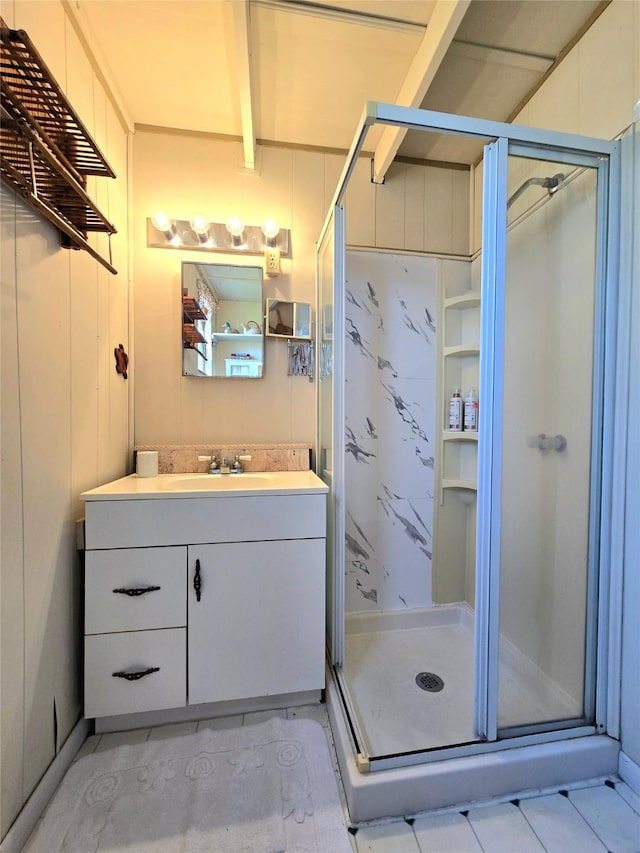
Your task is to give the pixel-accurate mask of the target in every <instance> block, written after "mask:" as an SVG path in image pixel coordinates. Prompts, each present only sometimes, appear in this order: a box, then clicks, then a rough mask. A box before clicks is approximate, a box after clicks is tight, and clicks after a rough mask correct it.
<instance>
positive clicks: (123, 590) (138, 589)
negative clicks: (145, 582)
mask: <svg viewBox="0 0 640 853" xmlns="http://www.w3.org/2000/svg"><path fill="white" fill-rule="evenodd" d="M159 589H160V587H159V586H130V587H125V586H120V587H118V589H114V590H113V591H114V592H117V593H120V595H129V596H136V595H144V594H145V592H157V591H158V590H159Z"/></svg>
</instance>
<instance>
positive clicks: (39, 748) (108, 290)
mask: <svg viewBox="0 0 640 853" xmlns="http://www.w3.org/2000/svg"><path fill="white" fill-rule="evenodd" d="M0 14H1V15H2V17H3V18H4V20H5V21H6V22H7V23H8V24H9V26H12V27H15V28H21V29H24V30H26V32H27V33H28V35H29V37H30V38H31V39H32V41H33V42H34V44H35V45H36V48H37V49H38V51H39V52H40V53H41V55H42V57H43V59H44V61H45V62H46V63H47V65H48V66H49V69H50V70H51V72H52V73H53V75H54V76H55V77H56V79H57V80H58V82H59V84H60V85H61V87H62V89H63V90H64V91H65V93H66V94H67V96H68V98H69V100H70V102H71V103H72V104H73V106H74V108H75V109H76V111H77V112H78V113H79V115H80V117H81V119H82V121H83V122H84V124H85V125H86V126H87V128H88V130H89V132H90V133H92V134H93V135H94V137H95V139H96V141H97V143H98V145H99V147H100V148H101V150H102V151H103V152H104V154H105V155H106V157H107V159H108V160H109V161H110V163H111V165H112V166H113V168H114V170H115V171H116V174H117V175H118V178H117V180H115V181H114V180H110V179H105V178H93V179H91V178H90V179H89V181H88V190H89V192H90V193H92V194H93V195H94V198H95V199H96V201H97V203H98V205H99V206H100V207H101V208H102V210H103V211H104V213H105V215H106V216H107V217H108V218H109V219H111V221H113V222H114V223H115V224H116V227H117V228H118V232H119V233H118V234H117V235H115V237H114V238H113V258H114V265H115V266H116V268H117V269H118V270H119V275H118V276H112V275H111V274H110V273H109V272H107V271H106V270H105V269H104V268H103V267H101V266H100V265H99V264H98V263H97V262H96V261H95V260H93V259H92V258H91V257H90V256H89V255H87V254H86V253H85V252H77V251H68V250H66V249H62V248H60V240H59V235H58V232H57V231H56V230H55V229H54V228H53V227H52V226H51V225H49V223H47V222H46V220H44V219H43V218H42V217H40V216H39V215H38V214H37V213H36V212H35V211H33V210H32V209H31V208H30V207H28V206H27V205H26V204H25V203H24V202H23V201H22V200H20V199H16V197H15V194H14V193H13V192H12V191H11V190H10V189H8V188H7V187H6V186H5V185H3V186H2V207H1V210H2V222H1V226H2V258H1V261H2V339H1V340H2V564H1V566H2V577H1V583H2V599H1V601H2V620H1V629H2V637H1V649H2V694H1V711H0V713H1V715H2V716H1V720H0V723H1V727H0V746H1V749H2V755H1V762H2V795H1V799H0V835H1V836H4V834H5V833H6V831H7V829H8V828H9V826H10V825H11V823H12V821H13V820H14V818H15V817H16V815H17V813H18V812H19V810H20V809H21V807H22V805H23V804H24V802H25V801H26V799H27V798H28V797H29V795H30V793H31V792H32V790H33V788H34V787H35V785H36V784H37V783H38V781H39V780H40V778H41V776H42V774H43V773H44V771H45V770H46V769H47V767H48V765H49V764H50V762H51V761H52V760H53V758H54V756H55V753H56V749H58V750H59V749H60V747H61V746H62V745H63V743H64V741H65V739H66V737H67V736H68V734H69V732H70V731H71V729H72V728H73V726H74V725H75V723H76V721H77V720H78V718H79V717H80V715H81V712H82V704H81V685H80V675H79V669H80V666H79V663H80V659H79V649H80V634H81V627H80V626H81V606H80V593H81V580H82V578H81V571H80V565H79V561H78V557H77V552H76V550H75V527H74V521H75V519H76V518H78V517H80V516H81V515H82V509H81V504H80V501H79V500H78V495H79V494H80V492H81V491H83V490H84V489H87V488H90V487H93V486H95V485H98V484H99V483H100V482H104V481H105V480H108V479H112V478H114V477H117V476H121V475H122V474H124V473H126V470H127V464H128V457H129V403H128V395H129V388H128V385H127V383H126V382H124V380H123V379H122V377H121V376H118V375H117V374H116V373H115V369H114V357H113V349H114V347H115V346H117V345H118V344H119V343H123V344H124V346H125V348H126V347H128V345H129V340H128V298H129V296H128V292H129V288H128V273H127V259H128V239H127V230H128V223H127V140H126V134H125V133H124V131H123V129H122V127H121V126H120V123H119V122H118V120H117V119H116V115H115V112H114V110H113V107H112V105H111V103H110V101H109V99H108V98H107V95H106V93H105V91H104V89H103V88H102V86H101V84H100V82H99V80H98V78H97V77H96V75H95V74H94V71H93V69H92V67H91V64H90V63H89V60H88V59H87V56H86V54H85V51H84V49H83V47H82V45H81V42H80V41H79V39H78V37H77V35H76V33H75V31H74V29H73V27H72V26H71V24H70V22H69V20H68V19H67V17H66V15H65V12H64V8H63V6H62V5H61V4H60V3H57V2H44V1H43V2H38V0H15V2H2V3H1V4H0ZM91 239H92V240H93V241H94V243H95V244H96V245H98V246H99V247H100V249H101V251H102V252H103V253H105V254H106V253H107V251H108V247H107V238H106V236H104V235H100V236H98V237H92V238H91ZM54 704H55V721H54Z"/></svg>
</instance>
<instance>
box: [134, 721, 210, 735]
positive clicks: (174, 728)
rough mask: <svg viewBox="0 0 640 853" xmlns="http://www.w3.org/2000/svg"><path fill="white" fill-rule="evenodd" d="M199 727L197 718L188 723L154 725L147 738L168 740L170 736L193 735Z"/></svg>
mask: <svg viewBox="0 0 640 853" xmlns="http://www.w3.org/2000/svg"><path fill="white" fill-rule="evenodd" d="M197 728H198V721H197V720H192V721H189V722H186V723H169V724H167V725H166V726H154V727H153V728H152V729H151V731H150V732H149V737H148V738H147V740H166V739H167V738H170V737H183V735H192V734H195V732H196V730H197Z"/></svg>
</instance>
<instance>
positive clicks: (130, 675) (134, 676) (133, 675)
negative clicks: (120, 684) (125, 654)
mask: <svg viewBox="0 0 640 853" xmlns="http://www.w3.org/2000/svg"><path fill="white" fill-rule="evenodd" d="M152 672H160V667H159V666H150V667H149V669H143V670H141V671H140V672H114V673H112V675H113V677H114V678H126V679H127V681H137V680H138V679H139V678H144V677H145V675H151V673H152Z"/></svg>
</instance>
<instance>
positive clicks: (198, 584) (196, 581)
mask: <svg viewBox="0 0 640 853" xmlns="http://www.w3.org/2000/svg"><path fill="white" fill-rule="evenodd" d="M193 588H194V589H195V591H196V601H200V595H201V592H200V590H201V589H202V578H201V577H200V560H196V573H195V575H194V576H193Z"/></svg>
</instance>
